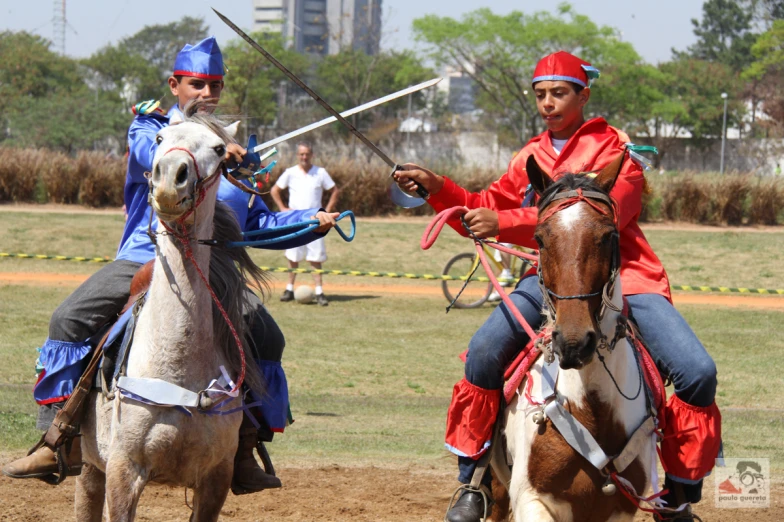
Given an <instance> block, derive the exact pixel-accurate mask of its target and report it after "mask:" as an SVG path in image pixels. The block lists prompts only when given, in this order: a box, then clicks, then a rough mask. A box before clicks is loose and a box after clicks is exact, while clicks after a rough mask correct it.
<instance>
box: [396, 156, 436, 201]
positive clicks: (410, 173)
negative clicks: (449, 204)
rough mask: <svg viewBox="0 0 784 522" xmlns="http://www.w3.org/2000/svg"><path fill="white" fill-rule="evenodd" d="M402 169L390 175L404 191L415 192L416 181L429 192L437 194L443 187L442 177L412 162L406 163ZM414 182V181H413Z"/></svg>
mask: <svg viewBox="0 0 784 522" xmlns="http://www.w3.org/2000/svg"><path fill="white" fill-rule="evenodd" d="M402 167H403V168H402V170H398V171H397V172H395V173H394V174H393V175H392V177H393V178H394V179H395V181H396V182H397V186H398V187H400V188H401V189H402V190H403V191H404V192H408V193H411V194H414V195H415V194H416V188H417V187H416V183H419V184H420V185H422V186H423V187H424V188H425V190H427V191H428V192H429V193H430V194H438V192H439V191H440V190H441V189H442V188H443V187H444V177H443V176H439V175H438V174H436V173H434V172H431V171H429V170H427V169H425V168H422V167H420V166H418V165H414V164H413V163H406V164H405V165H403V166H402ZM415 182H416V183H415Z"/></svg>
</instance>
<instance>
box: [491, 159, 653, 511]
mask: <svg viewBox="0 0 784 522" xmlns="http://www.w3.org/2000/svg"><path fill="white" fill-rule="evenodd" d="M622 158H623V156H621V157H619V158H618V159H617V160H616V161H614V162H613V163H612V164H611V165H609V166H608V167H607V168H605V169H604V170H603V171H602V172H601V173H599V174H598V175H597V177H596V179H595V180H590V178H587V177H584V176H565V177H564V178H562V179H561V180H559V181H558V182H553V181H552V180H551V179H550V177H549V176H548V175H547V174H546V173H544V172H543V171H542V170H541V169H540V168H539V166H538V165H537V164H536V161H535V160H533V157H532V158H531V159H530V160H529V161H528V164H527V167H526V168H527V172H528V176H529V179H530V180H531V183H532V185H533V186H534V188H535V190H536V191H537V193H538V194H539V195H540V197H541V203H540V205H539V223H538V226H537V229H536V239H537V241H538V242H539V243H540V246H541V247H542V248H541V250H540V267H541V285H540V286H541V287H542V292H543V294H544V297H545V302H549V304H550V324H549V325H548V328H550V329H551V331H552V344H551V346H550V347H549V348H545V350H544V351H545V355H548V352H549V355H550V357H551V358H552V359H553V362H552V363H551V364H550V365H547V368H545V366H546V361H545V360H544V359H547V357H540V358H539V359H538V361H537V362H536V363H535V364H534V366H533V367H532V368H531V370H530V372H529V375H528V379H532V381H533V382H532V384H528V383H526V382H525V381H524V382H523V384H522V385H521V386H520V387H519V389H518V390H517V393H516V395H515V398H514V399H513V400H511V401H510V403H509V404H508V406H507V408H506V411H505V413H504V418H503V432H504V433H505V435H506V442H507V448H506V449H507V451H506V452H505V451H503V445H502V444H494V450H493V457H492V465H493V469H494V470H495V472H496V476H497V477H498V479H499V480H500V481H501V482H502V483H503V484H504V485H505V486H506V487H507V491H508V492H509V498H510V501H511V511H512V513H513V516H514V520H515V521H516V522H522V521H536V522H544V521H558V522H577V521H586V522H587V521H605V520H612V521H630V520H632V518H633V516H634V513H635V512H636V511H637V505H635V503H632V502H631V501H629V500H628V499H627V498H626V497H625V496H624V495H622V492H621V491H620V487H621V485H622V484H625V483H624V481H626V482H627V483H628V484H630V485H631V486H633V488H634V490H635V491H636V492H637V493H639V494H640V495H642V494H643V493H644V492H645V491H646V490H647V489H648V488H649V487H650V485H651V471H652V468H651V467H652V466H653V470H655V460H654V459H655V452H656V450H655V444H656V442H655V435H654V434H653V429H654V422H653V419H652V418H649V415H650V409H649V406H648V404H647V399H646V389H645V384H644V383H643V382H642V379H643V376H642V373H641V370H640V368H639V367H638V363H637V359H636V357H635V352H634V348H633V347H632V345H631V343H630V342H628V341H627V339H626V336H625V335H617V332H620V330H619V329H618V328H617V325H618V324H619V321H623V319H621V318H620V310H621V309H622V300H623V297H622V295H623V294H622V289H621V281H620V278H619V277H618V269H619V266H618V263H619V261H618V259H619V252H618V250H617V248H618V244H617V237H618V236H617V228H616V225H615V223H614V219H613V218H614V209H613V208H612V204H611V202H610V200H609V198H607V196H606V194H608V193H609V191H610V189H611V188H612V186H613V185H614V183H615V180H616V178H617V175H618V173H619V171H620V166H621V162H622ZM578 189H581V190H579V191H578ZM597 194H599V195H597ZM602 194H603V196H602ZM622 324H623V323H622ZM623 333H625V331H624V332H623ZM602 359H603V361H602ZM559 365H560V368H559ZM605 365H606V366H605ZM543 371H546V372H547V374H549V375H551V376H554V375H557V377H553V379H554V380H555V384H554V386H548V385H547V384H544V385H543ZM547 380H550V381H551V382H552V380H551V379H547ZM529 386H530V388H529ZM526 389H528V390H529V394H528V396H529V397H531V399H530V400H529V398H528V397H526ZM542 395H545V396H544V397H542ZM624 395H625V397H624ZM547 396H550V397H549V399H548V397H547ZM544 399H547V400H546V401H543V400H544ZM541 402H544V403H545V404H544V405H543V404H541ZM563 412H566V414H565V415H564V414H563ZM575 420H576V421H577V424H581V425H582V426H583V427H584V431H581V430H580V428H579V427H576V424H575V422H574V421H575ZM591 438H593V439H594V441H595V442H593V443H592V442H591V441H590V439H591ZM567 439H571V440H572V442H571V443H570V442H568V441H567ZM629 441H631V442H629ZM627 443H628V444H627ZM603 456H604V457H603ZM619 456H620V458H615V457H619ZM605 457H606V458H605ZM589 458H590V459H591V460H590V461H589ZM607 458H609V462H608V460H607ZM613 459H614V460H613ZM509 460H510V461H511V462H508V461H509ZM591 462H593V464H592V463H591ZM507 464H513V465H512V468H511V473H510V469H509V467H508V465H507ZM613 466H616V467H618V468H623V470H622V471H621V470H620V469H618V471H619V473H618V474H617V477H619V478H618V479H616V480H617V482H611V480H612V477H610V476H609V472H610V471H613V470H614V469H615V468H613ZM505 515H506V514H504V513H502V514H501V516H505Z"/></svg>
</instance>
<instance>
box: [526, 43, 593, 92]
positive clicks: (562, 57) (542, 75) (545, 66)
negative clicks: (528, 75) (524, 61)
mask: <svg viewBox="0 0 784 522" xmlns="http://www.w3.org/2000/svg"><path fill="white" fill-rule="evenodd" d="M598 77H599V70H598V69H596V68H595V67H593V66H591V64H590V63H588V62H586V61H585V60H581V59H580V58H578V57H576V56H574V55H572V54H569V53H567V52H566V51H558V52H557V53H553V54H548V55H547V56H545V57H544V58H542V59H541V60H539V63H537V64H536V69H534V79H533V80H531V83H532V84H534V83H536V82H543V81H548V80H549V81H566V82H573V83H576V84H577V85H580V86H582V87H590V86H591V82H592V80H594V79H596V78H598Z"/></svg>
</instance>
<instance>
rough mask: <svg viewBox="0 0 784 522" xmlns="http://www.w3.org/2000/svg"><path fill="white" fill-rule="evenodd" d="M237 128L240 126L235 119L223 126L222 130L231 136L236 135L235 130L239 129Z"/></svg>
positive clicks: (238, 121)
mask: <svg viewBox="0 0 784 522" xmlns="http://www.w3.org/2000/svg"><path fill="white" fill-rule="evenodd" d="M239 128H240V120H237V121H235V122H234V123H232V124H231V125H227V126H225V127H223V130H225V131H226V133H227V134H228V135H229V136H231V137H232V138H233V137H235V136H236V135H237V131H238V130H239Z"/></svg>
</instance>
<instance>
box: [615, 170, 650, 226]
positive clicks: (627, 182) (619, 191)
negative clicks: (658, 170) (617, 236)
mask: <svg viewBox="0 0 784 522" xmlns="http://www.w3.org/2000/svg"><path fill="white" fill-rule="evenodd" d="M644 190H645V175H644V174H643V172H642V168H641V167H640V166H639V165H637V164H636V163H635V162H634V161H632V160H631V158H626V161H624V163H623V167H622V169H621V173H620V174H619V175H618V179H617V180H616V181H615V185H614V186H613V188H612V190H611V191H610V197H612V198H613V200H615V203H616V205H617V212H618V230H623V229H624V228H626V227H627V226H628V225H629V223H631V222H632V221H636V220H637V217H638V216H639V215H640V211H641V210H642V194H643V191H644Z"/></svg>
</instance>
